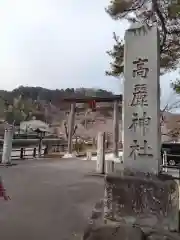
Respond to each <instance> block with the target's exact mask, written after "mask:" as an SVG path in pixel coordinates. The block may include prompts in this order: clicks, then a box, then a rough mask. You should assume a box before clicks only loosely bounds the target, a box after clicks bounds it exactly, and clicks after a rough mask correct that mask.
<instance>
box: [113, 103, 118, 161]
mask: <svg viewBox="0 0 180 240" xmlns="http://www.w3.org/2000/svg"><path fill="white" fill-rule="evenodd" d="M118 109H119V108H118V101H115V102H114V117H113V154H114V157H116V158H118V143H119V112H118Z"/></svg>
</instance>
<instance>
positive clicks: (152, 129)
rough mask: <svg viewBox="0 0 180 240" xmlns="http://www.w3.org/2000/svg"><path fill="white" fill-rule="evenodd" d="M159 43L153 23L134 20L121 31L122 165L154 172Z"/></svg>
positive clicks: (156, 165) (157, 162)
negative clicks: (122, 75)
mask: <svg viewBox="0 0 180 240" xmlns="http://www.w3.org/2000/svg"><path fill="white" fill-rule="evenodd" d="M159 42H160V41H159V32H158V29H157V27H156V26H153V27H148V26H146V25H142V24H140V23H138V24H137V23H135V24H133V25H132V26H131V28H130V29H128V30H127V31H126V33H125V50H124V78H125V81H124V97H123V98H124V101H123V102H124V108H123V111H124V121H123V124H124V127H123V130H124V137H123V138H124V145H123V156H124V165H125V168H130V169H133V170H134V171H140V172H151V173H155V174H158V173H159V171H160V165H161V155H160V152H161V151H160V149H161V147H160V146H161V133H160V84H159V76H160V64H159V62H160V52H159ZM147 46H148V47H147Z"/></svg>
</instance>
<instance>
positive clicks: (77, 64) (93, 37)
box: [0, 0, 175, 98]
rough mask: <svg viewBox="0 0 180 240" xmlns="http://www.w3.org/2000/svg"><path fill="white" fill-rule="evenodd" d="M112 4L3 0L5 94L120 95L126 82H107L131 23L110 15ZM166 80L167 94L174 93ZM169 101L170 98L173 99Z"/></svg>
mask: <svg viewBox="0 0 180 240" xmlns="http://www.w3.org/2000/svg"><path fill="white" fill-rule="evenodd" d="M108 2H109V0H91V1H85V0H64V1H63V0H1V1H0V28H1V31H0V43H1V44H0V88H1V89H8V90H11V89H13V88H15V87H17V86H19V85H29V86H42V87H47V88H66V87H97V88H105V89H108V90H111V91H115V92H116V93H119V92H120V91H121V83H120V80H117V79H115V78H110V77H106V76H105V74H104V72H105V70H107V69H108V68H109V61H110V60H111V59H110V58H109V57H108V56H107V55H106V50H108V49H111V47H112V45H113V40H112V32H113V31H115V32H117V33H118V34H119V35H121V36H122V37H123V35H124V30H125V29H126V28H127V23H126V22H122V23H119V22H115V21H113V20H112V19H111V18H110V17H109V16H108V15H107V14H106V13H105V11H104V8H105V7H106V6H107V5H108ZM173 78H175V77H174V75H172V76H166V77H163V81H162V82H163V84H161V86H162V88H163V89H162V94H163V96H164V92H165V93H166V94H165V95H166V98H167V90H168V91H169V80H171V79H173ZM168 96H169V94H168Z"/></svg>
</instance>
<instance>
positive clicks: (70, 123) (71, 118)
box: [68, 102, 76, 154]
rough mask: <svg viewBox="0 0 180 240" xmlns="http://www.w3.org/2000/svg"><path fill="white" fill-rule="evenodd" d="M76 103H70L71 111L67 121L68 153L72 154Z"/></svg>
mask: <svg viewBox="0 0 180 240" xmlns="http://www.w3.org/2000/svg"><path fill="white" fill-rule="evenodd" d="M75 111H76V103H75V102H73V103H71V110H70V114H69V119H68V153H69V154H72V150H73V149H72V136H73V132H74V123H75Z"/></svg>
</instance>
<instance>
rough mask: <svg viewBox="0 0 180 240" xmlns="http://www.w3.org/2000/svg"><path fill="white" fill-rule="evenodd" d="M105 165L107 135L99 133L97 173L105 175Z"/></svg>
mask: <svg viewBox="0 0 180 240" xmlns="http://www.w3.org/2000/svg"><path fill="white" fill-rule="evenodd" d="M104 165H105V133H104V132H99V133H98V139H97V162H96V172H97V173H100V174H103V173H104V167H105V166H104Z"/></svg>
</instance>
